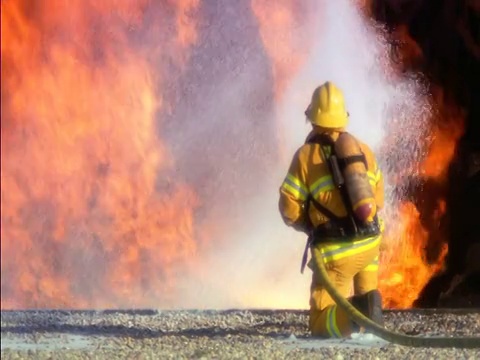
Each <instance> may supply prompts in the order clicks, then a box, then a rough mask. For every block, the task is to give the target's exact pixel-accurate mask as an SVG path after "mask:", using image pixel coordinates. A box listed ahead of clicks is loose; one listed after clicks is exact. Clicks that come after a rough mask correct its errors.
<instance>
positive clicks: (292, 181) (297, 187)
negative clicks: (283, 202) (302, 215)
mask: <svg viewBox="0 0 480 360" xmlns="http://www.w3.org/2000/svg"><path fill="white" fill-rule="evenodd" d="M282 188H283V189H285V190H286V191H287V192H289V193H290V194H292V195H293V196H294V197H295V198H296V199H299V200H306V199H307V197H308V189H307V187H306V186H305V185H304V184H302V182H301V181H300V180H299V179H297V178H296V177H295V176H293V175H292V174H288V175H287V177H286V178H285V180H284V181H283V183H282Z"/></svg>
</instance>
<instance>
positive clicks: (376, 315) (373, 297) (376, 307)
mask: <svg viewBox="0 0 480 360" xmlns="http://www.w3.org/2000/svg"><path fill="white" fill-rule="evenodd" d="M349 300H350V303H351V304H352V305H353V306H355V308H357V309H358V310H359V311H360V312H361V313H362V314H363V315H365V316H366V317H368V318H369V319H370V320H372V321H373V322H376V323H377V324H378V325H380V326H383V312H382V296H381V295H380V292H379V291H378V290H372V291H369V292H367V293H365V294H362V295H355V296H352V297H351V298H350V299H349ZM352 330H353V332H359V331H360V326H359V325H357V324H355V323H354V324H353V329H352Z"/></svg>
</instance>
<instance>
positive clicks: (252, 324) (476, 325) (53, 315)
mask: <svg viewBox="0 0 480 360" xmlns="http://www.w3.org/2000/svg"><path fill="white" fill-rule="evenodd" d="M385 321H386V327H387V328H390V329H396V331H402V332H405V333H408V334H412V335H416V334H429V335H444V334H449V335H455V336H462V335H479V336H480V312H475V311H474V310H469V312H466V311H463V312H460V311H456V312H445V311H442V312H432V311H388V312H386V313H385ZM306 324H307V312H306V311H295V310H228V311H156V310H137V311H114V310H112V311H101V312H96V311H11V312H10V311H2V313H1V329H2V351H1V356H2V359H287V358H288V359H311V358H312V357H314V358H319V359H338V360H341V359H362V360H363V359H472V360H473V359H480V349H473V350H464V349H429V348H407V347H403V346H397V345H391V344H385V343H384V342H383V341H381V340H378V339H377V340H375V339H373V337H372V336H371V335H363V336H364V338H362V339H363V340H358V341H357V342H355V341H352V340H348V341H343V340H316V339H312V338H310V337H309V334H308V332H307V328H306ZM368 336H370V338H367V337H368ZM372 339H373V340H372Z"/></svg>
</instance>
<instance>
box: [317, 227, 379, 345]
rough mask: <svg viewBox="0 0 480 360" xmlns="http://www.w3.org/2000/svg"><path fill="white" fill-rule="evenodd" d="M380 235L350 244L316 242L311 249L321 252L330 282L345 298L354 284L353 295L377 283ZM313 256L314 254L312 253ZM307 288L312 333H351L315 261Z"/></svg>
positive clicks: (329, 335)
mask: <svg viewBox="0 0 480 360" xmlns="http://www.w3.org/2000/svg"><path fill="white" fill-rule="evenodd" d="M380 238H381V236H378V237H374V238H369V239H365V240H361V241H355V242H349V243H336V244H335V243H328V244H317V245H314V247H313V248H312V249H311V250H312V252H313V251H316V252H317V253H318V252H320V253H321V254H322V258H323V260H324V262H325V268H326V270H327V273H328V276H329V278H330V280H331V282H332V283H333V284H334V285H335V287H336V288H337V289H338V291H339V292H340V294H342V296H343V297H345V298H348V296H349V295H350V290H351V286H352V283H353V290H354V295H361V294H364V293H367V292H369V291H371V290H375V289H377V286H378V255H379V245H380V240H381V239H380ZM312 256H313V253H312ZM309 267H310V268H312V270H313V276H312V283H311V287H310V318H309V329H310V331H311V333H312V335H313V336H322V337H337V338H340V337H346V336H349V335H350V334H351V333H352V322H351V320H350V319H349V318H348V316H347V314H346V313H345V312H344V311H343V310H342V309H341V308H339V307H337V305H336V304H335V301H334V300H333V299H332V298H331V297H330V295H329V294H328V292H327V290H326V289H325V288H324V286H323V285H322V281H323V280H322V278H321V277H320V275H319V274H318V271H317V270H316V269H315V263H314V261H311V262H310V264H309Z"/></svg>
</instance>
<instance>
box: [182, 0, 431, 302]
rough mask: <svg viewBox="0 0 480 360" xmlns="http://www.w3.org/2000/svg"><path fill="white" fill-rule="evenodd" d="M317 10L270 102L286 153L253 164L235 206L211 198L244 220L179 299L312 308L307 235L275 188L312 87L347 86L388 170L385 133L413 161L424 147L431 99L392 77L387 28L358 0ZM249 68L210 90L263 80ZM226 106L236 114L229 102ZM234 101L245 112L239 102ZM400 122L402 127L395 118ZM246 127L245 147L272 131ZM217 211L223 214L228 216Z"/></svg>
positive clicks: (358, 130) (299, 135) (366, 137)
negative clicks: (300, 51) (288, 76)
mask: <svg viewBox="0 0 480 360" xmlns="http://www.w3.org/2000/svg"><path fill="white" fill-rule="evenodd" d="M316 9H317V10H316V12H317V13H316V14H315V16H311V17H310V19H312V20H313V21H314V22H315V23H308V24H304V25H303V26H309V27H311V28H313V32H309V33H308V36H315V41H314V42H313V45H314V47H313V49H312V52H311V55H310V57H309V59H308V61H307V62H306V64H305V66H304V67H303V68H302V69H301V71H300V72H299V73H298V74H297V76H296V77H295V78H294V79H292V81H291V82H290V84H289V86H288V88H287V90H286V92H285V93H284V94H283V96H282V97H281V99H280V101H279V102H278V103H277V104H276V106H275V107H274V108H273V109H272V116H273V118H274V123H275V126H276V128H275V131H277V132H279V133H280V134H281V138H282V141H283V142H281V143H280V144H279V147H280V148H281V149H278V148H277V149H276V151H277V152H279V151H280V152H281V153H283V154H286V156H280V159H274V158H272V157H271V156H269V157H268V160H269V163H268V164H267V165H266V166H265V167H263V168H260V169H258V168H257V169H256V170H255V169H254V170H253V171H252V170H251V169H250V168H249V169H248V171H249V175H248V181H247V182H246V183H247V184H248V185H249V186H250V187H252V190H253V191H252V192H250V195H249V196H248V197H242V200H241V201H240V202H238V203H236V204H235V205H232V203H231V202H228V204H219V203H217V202H216V198H213V199H209V203H210V204H212V206H213V207H214V208H219V209H220V211H221V210H226V209H228V210H227V212H226V213H224V214H229V211H230V212H231V214H234V215H233V217H234V218H236V219H238V220H239V221H238V222H235V221H233V222H229V226H228V231H226V232H223V233H221V235H218V236H219V239H213V241H212V243H214V244H220V245H219V246H218V248H214V249H211V250H210V252H209V254H208V256H207V257H206V259H205V266H204V267H203V271H201V272H200V273H199V274H198V275H197V276H195V278H194V280H193V281H192V280H191V279H189V280H188V281H186V282H185V283H184V284H183V285H184V291H185V295H184V296H183V299H184V300H183V301H181V302H180V303H179V304H178V305H179V306H185V307H192V306H194V307H197V308H198V307H211V308H222V307H260V308H262V307H268V308H306V307H308V289H309V282H310V275H309V272H308V270H307V271H306V273H305V274H304V275H301V274H300V272H299V269H300V260H301V256H302V252H303V249H304V245H305V240H306V239H305V236H304V235H303V234H299V233H297V232H295V231H293V230H292V229H290V228H287V227H286V226H285V225H284V224H283V222H282V221H281V218H280V215H279V213H278V208H277V202H278V188H279V186H280V184H281V183H282V181H283V178H284V176H285V175H286V171H287V169H288V165H289V162H290V160H291V156H292V155H293V153H294V151H295V150H296V149H297V148H298V147H299V146H300V145H301V144H302V143H303V141H304V139H305V136H306V134H307V133H308V131H309V130H310V128H309V126H308V124H307V123H306V122H305V119H304V115H303V112H304V110H305V108H306V106H307V105H308V102H309V99H310V96H311V93H312V91H313V89H314V88H315V87H316V86H318V85H319V84H320V83H322V82H324V81H326V80H331V81H333V82H335V83H337V84H338V86H339V87H340V88H341V89H343V91H344V92H345V97H346V101H347V106H348V110H349V112H350V126H349V131H351V132H352V133H353V134H355V135H357V136H358V137H360V138H361V139H362V140H363V141H365V142H366V143H368V144H369V145H370V146H372V147H373V149H374V150H375V151H376V153H377V154H378V157H379V160H380V163H381V165H382V167H384V168H385V173H386V174H388V173H389V171H390V170H389V169H391V168H392V166H393V165H392V164H390V163H389V161H388V157H385V156H383V157H382V154H380V146H381V145H382V144H383V143H384V142H385V140H386V138H387V135H388V136H393V137H394V138H395V139H399V138H401V139H402V141H403V144H404V149H402V150H400V151H401V153H400V154H398V155H399V156H400V157H401V158H403V159H404V161H406V162H408V161H412V160H413V159H414V158H415V157H416V156H418V152H419V151H420V147H419V146H418V144H417V141H416V138H417V137H418V133H419V130H421V129H422V128H423V127H424V124H425V119H426V118H427V114H428V111H429V109H428V107H427V105H426V103H425V100H424V99H423V98H422V97H420V96H419V93H420V90H421V86H420V85H419V83H418V82H417V81H416V80H415V79H411V80H399V79H396V78H394V77H393V75H392V73H393V72H391V71H390V70H391V69H390V68H389V66H388V60H387V58H388V54H389V53H388V52H389V51H390V48H389V45H388V44H387V43H386V41H385V40H384V38H383V37H382V31H381V29H378V28H374V27H373V26H372V24H371V23H370V22H368V21H366V19H365V18H364V17H363V16H362V15H361V14H360V12H359V11H360V10H359V9H357V7H356V6H355V4H354V3H353V2H352V1H348V0H337V1H326V0H325V1H320V2H319V3H318V5H317V6H316ZM297 30H298V31H300V30H299V29H297ZM304 40H305V41H304V42H305V43H309V42H308V41H307V39H304ZM244 58H245V59H248V57H244ZM250 65H251V66H252V67H251V68H248V67H245V68H244V69H243V71H258V64H252V62H250ZM243 76H244V77H247V78H248V81H245V80H246V79H245V78H244V79H243V81H242V80H241V78H240V77H238V78H236V81H235V86H234V87H233V88H232V87H231V86H226V87H222V86H220V87H216V90H217V92H215V93H214V94H213V96H214V98H216V99H218V98H220V99H222V100H223V99H226V98H229V99H232V98H235V99H238V98H242V96H245V93H246V92H248V91H255V89H256V84H258V83H259V81H258V80H257V81H255V78H254V79H252V78H251V77H250V76H248V75H243ZM258 78H260V79H261V77H257V79H258ZM252 80H253V81H252ZM227 102H228V101H227ZM220 103H221V104H224V103H223V102H220ZM210 105H212V104H210ZM227 109H228V111H229V113H230V115H231V114H232V111H231V110H232V106H231V105H229V106H227ZM234 109H235V110H238V111H240V113H245V111H244V110H241V109H240V108H234ZM419 109H420V111H419ZM222 111H225V108H224V107H223V106H221V105H220V106H219V102H216V103H215V105H213V106H212V107H211V108H210V109H208V111H207V114H209V116H211V115H212V113H220V114H221V113H222ZM233 119H238V117H233V118H232V117H230V120H231V121H235V120H233ZM259 121H263V119H262V120H259ZM248 123H249V122H248V121H247V122H240V124H248ZM399 123H400V124H402V127H400V128H399V127H398V126H394V125H395V124H399ZM228 124H232V123H231V122H229V123H228ZM245 126H246V125H245ZM243 130H244V133H246V134H247V136H246V137H245V138H243V139H239V138H235V141H237V146H239V147H247V148H248V147H249V146H253V145H252V144H256V143H259V142H262V141H263V139H264V138H265V137H268V136H269V134H264V133H261V132H258V131H255V129H247V128H244V129H243ZM408 134H411V137H408ZM239 154H240V160H241V161H248V160H249V159H250V158H251V157H250V156H251V155H252V154H251V153H249V152H248V151H247V152H243V153H242V152H240V153H239ZM219 160H220V161H219V163H222V161H221V159H219ZM217 170H218V169H217ZM234 176H238V174H237V175H234ZM217 180H218V181H219V188H220V189H228V190H229V191H235V190H234V188H232V187H230V186H228V185H226V184H225V183H229V184H233V185H232V186H234V187H238V188H241V185H242V184H241V182H239V181H238V179H235V178H233V179H232V178H230V177H228V176H224V175H222V176H218V177H217ZM235 180H237V181H235ZM237 191H238V190H237ZM240 192H242V191H241V190H240ZM242 194H244V192H242ZM219 198H220V199H223V197H219ZM387 198H388V201H387V203H388V205H389V206H388V209H387V210H386V211H385V216H386V217H387V221H388V219H389V218H394V215H393V214H392V211H391V209H392V208H393V205H394V203H395V199H394V196H393V194H392V189H391V187H388V183H387ZM217 219H218V218H217ZM218 220H219V221H220V222H223V221H224V217H222V218H220V219H218ZM227 221H228V220H227ZM392 241H396V240H392Z"/></svg>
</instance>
